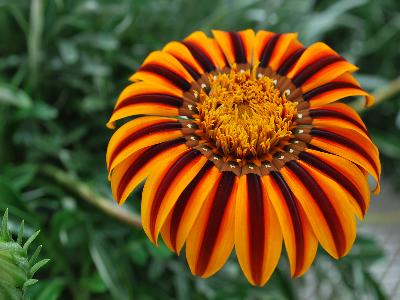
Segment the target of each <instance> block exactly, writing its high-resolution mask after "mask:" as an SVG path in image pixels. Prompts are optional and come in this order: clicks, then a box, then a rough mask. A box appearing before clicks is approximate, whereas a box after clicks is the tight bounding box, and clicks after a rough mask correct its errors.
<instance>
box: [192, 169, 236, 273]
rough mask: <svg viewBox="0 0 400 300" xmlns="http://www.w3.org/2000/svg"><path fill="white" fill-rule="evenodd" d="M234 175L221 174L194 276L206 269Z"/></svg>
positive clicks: (230, 173)
mask: <svg viewBox="0 0 400 300" xmlns="http://www.w3.org/2000/svg"><path fill="white" fill-rule="evenodd" d="M235 177H236V175H235V174H234V173H232V172H222V176H221V179H220V181H219V184H218V187H217V191H216V192H215V194H214V196H213V199H212V201H213V204H212V207H211V211H210V215H209V217H208V222H207V225H206V229H205V231H204V237H203V241H202V243H201V246H200V251H199V253H200V255H199V258H198V261H197V263H196V269H195V270H196V272H195V273H196V274H198V275H202V274H204V272H205V271H206V269H207V266H208V263H209V261H210V258H211V255H212V253H213V251H214V246H215V243H216V241H217V238H218V234H219V232H220V231H221V228H220V227H221V222H222V220H223V217H224V213H225V209H226V207H227V205H228V202H229V198H230V196H231V193H232V189H233V185H234V182H235Z"/></svg>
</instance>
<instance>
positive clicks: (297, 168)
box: [280, 161, 356, 259]
mask: <svg viewBox="0 0 400 300" xmlns="http://www.w3.org/2000/svg"><path fill="white" fill-rule="evenodd" d="M280 172H281V174H282V176H283V178H284V179H285V181H286V182H287V184H288V185H289V187H290V189H291V190H292V191H293V193H294V195H295V196H296V198H297V199H298V200H299V202H300V203H301V206H302V207H303V209H304V211H306V212H307V217H308V220H309V222H310V224H311V227H312V228H313V231H314V234H315V236H316V237H317V238H318V240H319V242H320V243H321V246H322V247H323V248H324V249H325V250H326V251H327V252H328V253H329V254H330V255H331V256H333V257H334V258H336V259H337V258H340V257H342V256H344V255H346V254H347V253H348V251H349V250H350V248H351V246H352V245H353V243H354V239H355V234H356V226H355V218H354V213H353V208H352V206H351V204H350V201H348V200H347V199H346V197H347V196H346V193H344V192H343V188H342V187H341V186H340V185H339V184H338V183H336V182H335V181H333V180H332V179H330V178H329V177H327V176H325V175H324V174H323V173H321V172H320V171H318V170H316V169H315V168H313V167H310V166H308V165H306V164H304V163H303V162H301V161H298V162H296V161H290V162H288V163H287V164H286V166H285V167H284V168H282V169H281V170H280Z"/></svg>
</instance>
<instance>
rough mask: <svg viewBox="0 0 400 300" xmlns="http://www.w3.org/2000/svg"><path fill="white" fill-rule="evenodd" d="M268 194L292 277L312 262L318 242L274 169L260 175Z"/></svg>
mask: <svg viewBox="0 0 400 300" xmlns="http://www.w3.org/2000/svg"><path fill="white" fill-rule="evenodd" d="M263 183H264V186H265V189H266V191H267V194H268V197H269V199H270V201H271V203H272V204H273V206H274V209H275V211H276V214H277V216H278V220H279V223H280V226H281V229H282V234H283V239H284V242H285V248H286V252H287V254H288V257H289V262H290V272H291V274H292V276H295V277H297V276H300V275H302V274H303V273H304V272H306V271H307V270H308V269H309V267H310V266H311V264H312V262H313V261H314V258H315V255H316V253H317V246H318V241H317V239H316V237H315V236H314V233H313V231H312V228H311V226H310V224H309V222H308V220H307V217H306V215H305V213H304V211H303V209H302V207H301V205H300V203H299V200H298V199H296V197H295V196H294V195H293V193H292V191H291V190H290V188H289V186H288V185H287V183H286V182H285V180H284V179H283V177H282V175H281V174H280V173H278V172H271V175H270V176H265V177H263Z"/></svg>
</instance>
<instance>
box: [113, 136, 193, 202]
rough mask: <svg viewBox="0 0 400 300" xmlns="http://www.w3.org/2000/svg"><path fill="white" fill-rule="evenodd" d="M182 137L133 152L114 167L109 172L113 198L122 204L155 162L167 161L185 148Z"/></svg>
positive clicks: (149, 171)
mask: <svg viewBox="0 0 400 300" xmlns="http://www.w3.org/2000/svg"><path fill="white" fill-rule="evenodd" d="M185 142H186V140H185V139H184V138H178V139H176V140H172V141H167V142H163V143H160V144H157V145H154V146H150V147H147V148H145V149H142V150H139V151H137V152H135V153H134V154H133V155H131V156H129V157H128V158H127V159H125V160H124V161H123V162H122V163H120V164H119V165H118V166H116V167H115V169H114V170H113V172H112V174H111V188H112V193H113V196H114V199H116V200H117V202H118V204H120V205H122V204H123V203H124V202H125V200H126V198H128V196H129V194H130V193H131V192H132V191H133V190H134V189H135V188H136V187H137V186H138V185H139V184H140V183H141V182H142V181H143V180H144V179H145V178H146V177H147V176H149V174H150V173H152V172H153V171H154V170H155V168H154V166H155V165H156V164H157V163H161V162H163V163H167V161H169V160H171V159H173V158H174V155H179V154H180V153H182V152H183V151H185V150H187V149H188V148H187V146H186V145H185Z"/></svg>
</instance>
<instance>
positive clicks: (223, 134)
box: [197, 67, 297, 161]
mask: <svg viewBox="0 0 400 300" xmlns="http://www.w3.org/2000/svg"><path fill="white" fill-rule="evenodd" d="M209 81H210V89H209V92H208V93H207V92H206V91H204V90H201V91H200V93H199V102H198V104H197V108H198V111H199V123H200V127H201V129H202V131H203V134H204V137H205V138H206V139H207V140H208V141H209V142H211V143H212V144H213V145H214V146H215V147H216V148H217V149H218V150H219V151H220V152H222V154H223V155H224V156H225V158H227V157H229V158H233V159H236V160H237V161H240V160H243V159H247V160H248V159H258V158H260V159H261V158H263V157H265V156H266V155H268V154H271V153H272V152H273V150H274V148H276V147H278V146H279V145H281V144H282V142H284V141H285V140H288V139H289V138H290V136H291V135H292V129H293V128H294V116H296V113H297V108H296V107H297V105H296V104H295V103H294V102H291V101H289V100H287V98H286V97H287V94H288V93H281V92H280V91H279V90H278V89H277V88H276V86H275V84H274V80H273V79H271V78H269V77H267V76H257V74H256V73H255V72H252V71H250V70H247V71H245V72H243V70H241V71H238V69H237V68H236V67H234V68H232V69H231V70H230V71H228V72H227V73H221V74H218V75H217V76H210V77H209Z"/></svg>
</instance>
